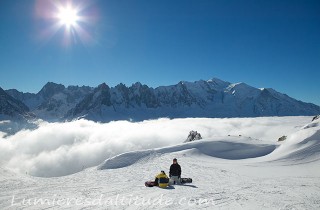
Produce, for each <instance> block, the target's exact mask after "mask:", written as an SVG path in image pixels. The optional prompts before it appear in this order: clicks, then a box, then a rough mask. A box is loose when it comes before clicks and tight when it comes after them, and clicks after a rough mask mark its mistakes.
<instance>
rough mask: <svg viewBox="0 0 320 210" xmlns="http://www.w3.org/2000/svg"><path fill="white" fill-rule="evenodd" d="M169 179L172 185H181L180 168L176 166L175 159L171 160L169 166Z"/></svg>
mask: <svg viewBox="0 0 320 210" xmlns="http://www.w3.org/2000/svg"><path fill="white" fill-rule="evenodd" d="M169 177H170V179H171V180H172V182H173V184H181V182H180V178H181V167H180V165H179V164H178V161H177V158H174V159H173V163H172V165H171V166H170V171H169Z"/></svg>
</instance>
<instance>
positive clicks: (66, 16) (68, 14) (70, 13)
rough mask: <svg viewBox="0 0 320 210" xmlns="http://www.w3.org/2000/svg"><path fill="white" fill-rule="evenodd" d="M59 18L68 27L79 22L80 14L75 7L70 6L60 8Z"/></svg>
mask: <svg viewBox="0 0 320 210" xmlns="http://www.w3.org/2000/svg"><path fill="white" fill-rule="evenodd" d="M58 18H59V20H60V22H61V24H63V25H65V26H66V27H70V26H74V25H75V24H76V23H77V21H78V19H79V16H78V14H77V11H76V10H75V9H74V8H72V7H71V6H68V7H65V8H60V10H59V14H58Z"/></svg>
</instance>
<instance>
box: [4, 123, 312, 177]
mask: <svg viewBox="0 0 320 210" xmlns="http://www.w3.org/2000/svg"><path fill="white" fill-rule="evenodd" d="M309 121H310V117H265V118H228V119H208V118H186V119H172V120H171V119H157V120H148V121H143V122H128V121H114V122H109V123H97V122H93V121H88V120H84V119H82V120H77V121H72V122H63V123H48V122H39V125H38V128H37V129H33V130H21V131H19V132H18V133H16V134H14V135H10V136H5V135H4V133H3V132H2V133H0V134H1V135H0V166H1V167H6V168H10V169H11V170H15V171H17V172H19V173H28V174H30V175H33V176H41V177H52V176H63V175H68V174H72V173H76V172H79V171H81V170H83V169H85V168H87V167H92V166H97V165H99V164H100V163H101V162H103V161H104V160H105V159H107V158H110V157H112V156H115V155H118V154H121V153H123V152H128V151H133V150H143V149H150V148H156V147H163V146H169V145H175V144H179V143H182V142H183V141H184V140H185V139H186V138H187V136H188V134H189V131H191V130H196V131H198V132H200V133H201V135H202V136H203V137H204V138H205V139H206V138H211V137H217V136H221V138H222V139H223V137H225V136H228V135H231V136H238V135H242V136H247V137H252V138H255V139H259V140H265V141H273V142H275V141H277V139H278V138H279V137H280V136H282V135H286V134H290V133H292V132H294V131H295V130H297V129H299V128H301V127H302V126H304V125H305V124H306V123H307V122H309Z"/></svg>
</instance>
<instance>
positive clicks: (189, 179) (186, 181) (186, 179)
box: [180, 178, 192, 184]
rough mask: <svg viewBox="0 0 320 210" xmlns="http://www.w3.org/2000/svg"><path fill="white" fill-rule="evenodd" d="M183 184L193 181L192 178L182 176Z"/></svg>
mask: <svg viewBox="0 0 320 210" xmlns="http://www.w3.org/2000/svg"><path fill="white" fill-rule="evenodd" d="M180 180H181V184H186V183H192V179H191V178H181V179H180Z"/></svg>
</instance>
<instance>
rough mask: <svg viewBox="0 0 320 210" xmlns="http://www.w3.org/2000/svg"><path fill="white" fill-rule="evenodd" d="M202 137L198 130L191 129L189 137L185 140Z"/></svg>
mask: <svg viewBox="0 0 320 210" xmlns="http://www.w3.org/2000/svg"><path fill="white" fill-rule="evenodd" d="M200 139H202V137H201V134H200V133H198V132H197V131H190V132H189V135H188V138H187V139H186V140H185V141H184V142H191V141H196V140H200Z"/></svg>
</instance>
